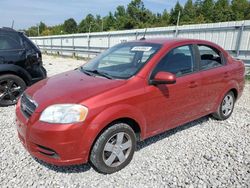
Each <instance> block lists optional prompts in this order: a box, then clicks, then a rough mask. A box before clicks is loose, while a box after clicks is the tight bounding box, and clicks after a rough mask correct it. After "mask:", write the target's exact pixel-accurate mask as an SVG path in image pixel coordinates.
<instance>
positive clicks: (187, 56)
mask: <svg viewBox="0 0 250 188" xmlns="http://www.w3.org/2000/svg"><path fill="white" fill-rule="evenodd" d="M160 71H165V72H171V73H173V74H175V75H176V76H177V77H178V76H182V75H185V74H189V73H192V72H193V71H194V57H193V54H192V48H191V46H189V45H186V46H180V47H177V48H174V49H173V50H171V51H170V52H169V53H168V54H167V55H166V56H165V57H163V59H162V60H161V61H160V62H159V63H158V65H157V66H156V68H155V70H154V71H153V75H152V76H155V74H156V73H157V72H160Z"/></svg>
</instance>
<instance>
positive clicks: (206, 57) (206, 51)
mask: <svg viewBox="0 0 250 188" xmlns="http://www.w3.org/2000/svg"><path fill="white" fill-rule="evenodd" d="M196 49H197V53H198V54H199V69H200V72H201V76H202V82H201V84H202V88H201V95H202V96H201V100H202V103H203V104H204V108H203V110H205V111H204V112H211V110H212V109H213V107H214V106H215V105H216V99H218V96H219V95H220V94H221V92H222V90H223V88H224V87H223V86H224V82H225V80H227V79H229V73H228V72H227V70H226V66H225V64H226V62H225V58H224V57H223V54H222V53H221V52H220V51H219V50H218V49H216V48H214V47H212V46H209V45H204V44H198V45H197V48H196Z"/></svg>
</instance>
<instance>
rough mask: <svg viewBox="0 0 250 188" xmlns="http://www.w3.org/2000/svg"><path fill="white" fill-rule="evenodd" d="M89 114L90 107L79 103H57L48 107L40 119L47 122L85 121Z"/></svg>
mask: <svg viewBox="0 0 250 188" xmlns="http://www.w3.org/2000/svg"><path fill="white" fill-rule="evenodd" d="M87 114H88V108H87V107H85V106H82V105H78V104H56V105H52V106H49V107H48V108H46V109H45V110H44V111H43V112H42V115H41V117H40V121H43V122H47V123H63V124H66V123H76V122H83V121H84V120H85V119H86V117H87Z"/></svg>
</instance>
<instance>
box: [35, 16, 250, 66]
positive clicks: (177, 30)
mask: <svg viewBox="0 0 250 188" xmlns="http://www.w3.org/2000/svg"><path fill="white" fill-rule="evenodd" d="M144 32H145V29H134V30H126V31H113V32H98V33H83V34H70V35H56V36H45V37H31V39H32V40H33V42H35V43H36V44H37V45H38V46H39V47H40V49H41V50H42V51H43V52H45V53H52V54H59V55H71V56H72V55H73V56H81V57H90V56H91V57H92V56H95V55H97V54H99V53H101V52H102V51H104V50H106V49H108V48H109V47H111V46H113V45H115V44H118V43H121V42H126V41H130V40H138V39H139V38H141V37H142V36H143V34H144ZM174 36H177V37H181V38H193V39H195V38H197V39H204V40H209V41H212V42H215V43H217V44H219V45H220V46H222V47H223V48H224V49H226V50H227V51H228V52H229V53H230V54H231V55H232V56H234V57H236V58H239V59H242V60H249V61H248V63H249V64H248V63H246V66H248V67H249V66H250V20H243V21H236V22H221V23H211V24H196V25H183V26H178V27H176V26H171V27H161V28H149V29H147V34H146V38H154V37H174Z"/></svg>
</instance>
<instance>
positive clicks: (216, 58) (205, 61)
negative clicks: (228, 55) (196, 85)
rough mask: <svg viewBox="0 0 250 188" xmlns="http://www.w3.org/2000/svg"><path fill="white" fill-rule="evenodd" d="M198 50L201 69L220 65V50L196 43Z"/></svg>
mask: <svg viewBox="0 0 250 188" xmlns="http://www.w3.org/2000/svg"><path fill="white" fill-rule="evenodd" d="M198 49H199V51H200V58H201V63H200V68H201V70H206V69H211V68H213V67H218V66H220V65H222V58H221V56H220V52H219V51H218V50H216V49H214V48H212V47H210V46H205V45H198Z"/></svg>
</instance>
